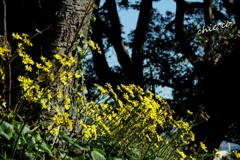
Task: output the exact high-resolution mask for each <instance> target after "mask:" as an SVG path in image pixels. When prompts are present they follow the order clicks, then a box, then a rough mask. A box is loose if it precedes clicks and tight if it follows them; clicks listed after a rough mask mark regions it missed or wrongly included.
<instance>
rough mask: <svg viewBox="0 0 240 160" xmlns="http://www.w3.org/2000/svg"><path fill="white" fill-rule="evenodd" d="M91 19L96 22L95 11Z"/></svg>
mask: <svg viewBox="0 0 240 160" xmlns="http://www.w3.org/2000/svg"><path fill="white" fill-rule="evenodd" d="M91 21H92V22H96V17H95V14H94V13H92V16H91Z"/></svg>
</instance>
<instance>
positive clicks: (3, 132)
mask: <svg viewBox="0 0 240 160" xmlns="http://www.w3.org/2000/svg"><path fill="white" fill-rule="evenodd" d="M14 133H15V132H14V128H13V126H12V125H11V124H9V123H7V122H5V121H3V122H2V123H1V125H0V136H2V137H3V138H5V139H7V140H10V139H11V138H12V136H13V134H14Z"/></svg>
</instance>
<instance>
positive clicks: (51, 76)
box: [49, 73, 54, 82]
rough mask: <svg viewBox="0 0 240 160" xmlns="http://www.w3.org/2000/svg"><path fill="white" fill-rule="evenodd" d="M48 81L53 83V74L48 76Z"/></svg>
mask: <svg viewBox="0 0 240 160" xmlns="http://www.w3.org/2000/svg"><path fill="white" fill-rule="evenodd" d="M49 79H50V80H51V81H52V82H53V81H54V74H53V73H51V74H50V75H49Z"/></svg>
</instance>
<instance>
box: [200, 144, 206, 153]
mask: <svg viewBox="0 0 240 160" xmlns="http://www.w3.org/2000/svg"><path fill="white" fill-rule="evenodd" d="M200 146H201V148H202V149H203V150H204V151H205V152H208V150H207V146H206V145H205V144H204V143H203V142H200Z"/></svg>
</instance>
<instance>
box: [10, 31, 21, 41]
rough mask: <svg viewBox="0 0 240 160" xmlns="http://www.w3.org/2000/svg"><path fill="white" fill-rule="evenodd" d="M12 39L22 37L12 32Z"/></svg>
mask: <svg viewBox="0 0 240 160" xmlns="http://www.w3.org/2000/svg"><path fill="white" fill-rule="evenodd" d="M12 36H13V39H22V37H21V36H20V35H19V34H18V33H16V34H15V33H14V32H13V33H12Z"/></svg>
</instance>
